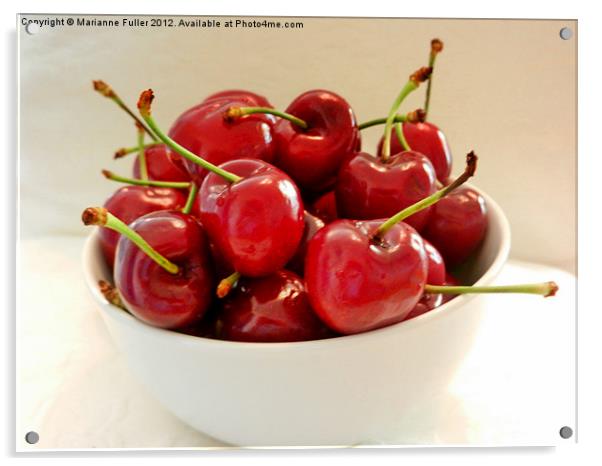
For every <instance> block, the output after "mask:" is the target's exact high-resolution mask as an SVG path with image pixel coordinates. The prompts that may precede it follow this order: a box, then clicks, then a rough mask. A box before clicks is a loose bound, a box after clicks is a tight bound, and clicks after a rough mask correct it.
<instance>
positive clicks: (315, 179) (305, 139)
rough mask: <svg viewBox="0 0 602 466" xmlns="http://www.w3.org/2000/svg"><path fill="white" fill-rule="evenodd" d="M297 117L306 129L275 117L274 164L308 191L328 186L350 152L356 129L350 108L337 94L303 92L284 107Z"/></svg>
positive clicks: (318, 190)
mask: <svg viewBox="0 0 602 466" xmlns="http://www.w3.org/2000/svg"><path fill="white" fill-rule="evenodd" d="M286 112H287V113H290V114H291V115H294V116H296V117H298V118H301V119H302V120H304V121H305V122H306V123H307V124H308V128H307V129H302V128H301V127H299V126H298V125H296V124H294V123H291V122H290V121H288V120H284V119H279V120H278V122H277V123H276V126H275V128H274V139H275V140H276V143H277V146H278V154H277V156H276V159H275V160H274V165H276V166H278V167H279V168H281V169H282V170H284V171H285V172H286V173H288V174H289V176H291V177H292V178H293V179H294V180H295V182H296V183H297V184H298V186H299V187H300V188H301V189H303V190H308V191H310V192H323V191H325V190H327V189H328V188H329V187H331V186H332V185H333V184H334V182H335V179H336V174H337V171H338V170H339V167H340V166H341V165H342V164H343V162H344V161H345V160H346V159H347V158H348V157H350V156H351V155H352V154H353V153H354V152H355V149H356V147H357V146H358V144H359V142H358V139H359V129H358V127H357V121H356V119H355V115H354V113H353V110H352V109H351V107H350V106H349V104H348V103H347V101H346V100H345V99H343V98H342V97H341V96H339V95H337V94H335V93H333V92H330V91H324V90H313V91H308V92H305V93H304V94H301V95H300V96H299V97H297V98H296V99H295V100H294V101H293V102H292V103H291V104H290V105H289V106H288V108H287V109H286Z"/></svg>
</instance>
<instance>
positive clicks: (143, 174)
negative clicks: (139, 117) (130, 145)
mask: <svg viewBox="0 0 602 466" xmlns="http://www.w3.org/2000/svg"><path fill="white" fill-rule="evenodd" d="M136 128H138V164H139V165H140V178H142V179H143V180H148V165H147V163H146V154H145V153H144V128H143V127H142V126H140V125H139V124H138V123H136Z"/></svg>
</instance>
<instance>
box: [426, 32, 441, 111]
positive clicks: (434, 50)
mask: <svg viewBox="0 0 602 466" xmlns="http://www.w3.org/2000/svg"><path fill="white" fill-rule="evenodd" d="M441 50H443V42H441V41H440V40H439V39H433V40H432V41H431V52H430V54H429V67H430V68H431V69H432V70H433V71H434V70H435V60H436V58H437V55H439V52H441ZM432 83H433V72H432V71H431V75H430V76H429V80H428V83H427V85H426V97H425V100H424V120H425V121H426V117H427V116H428V113H429V105H430V103H431V86H432Z"/></svg>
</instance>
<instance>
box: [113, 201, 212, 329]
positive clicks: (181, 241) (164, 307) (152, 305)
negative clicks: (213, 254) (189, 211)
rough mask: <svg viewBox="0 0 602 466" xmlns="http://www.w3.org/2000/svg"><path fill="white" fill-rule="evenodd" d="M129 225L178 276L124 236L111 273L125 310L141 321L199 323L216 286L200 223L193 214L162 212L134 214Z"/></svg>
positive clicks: (170, 324) (168, 325) (172, 326)
mask: <svg viewBox="0 0 602 466" xmlns="http://www.w3.org/2000/svg"><path fill="white" fill-rule="evenodd" d="M130 227H131V228H132V229H133V230H134V231H136V232H137V233H138V234H139V235H140V236H142V237H143V238H144V239H145V240H146V241H147V242H148V243H149V244H150V245H151V246H152V247H153V248H154V249H155V250H156V251H157V252H158V253H159V254H161V255H163V256H164V257H165V258H167V259H168V260H170V261H171V262H173V263H175V264H176V265H177V266H178V267H179V268H180V270H179V272H178V273H177V274H171V273H169V272H167V271H166V270H165V269H163V268H162V267H161V266H160V265H158V264H157V263H156V262H155V261H154V260H152V259H151V258H149V257H148V256H147V255H146V254H145V253H144V252H143V251H142V250H140V248H138V247H137V246H136V245H135V244H134V243H132V242H131V241H130V240H129V239H127V238H126V237H122V238H121V239H120V240H119V243H118V246H117V255H116V258H115V271H114V276H115V285H116V286H117V289H118V290H119V294H120V295H121V298H122V300H123V302H124V305H125V306H126V308H127V309H128V310H129V311H130V312H131V313H132V314H133V315H135V316H136V317H137V318H139V319H140V320H142V321H144V322H146V323H148V324H150V325H153V326H156V327H161V328H170V329H175V328H181V327H186V326H189V325H192V324H194V323H195V322H199V321H200V320H201V319H202V317H203V316H204V315H205V312H206V311H207V309H208V308H209V306H210V305H211V300H212V296H213V292H214V286H215V280H214V277H213V270H212V266H211V260H210V257H209V246H208V242H207V236H206V235H205V231H204V229H203V226H202V225H201V223H200V222H199V221H198V220H196V219H195V218H194V217H192V216H191V215H186V214H183V213H182V212H179V211H173V210H172V211H165V210H163V211H159V212H151V213H150V214H147V215H145V216H143V217H140V218H138V219H137V220H135V221H134V222H133V223H131V224H130Z"/></svg>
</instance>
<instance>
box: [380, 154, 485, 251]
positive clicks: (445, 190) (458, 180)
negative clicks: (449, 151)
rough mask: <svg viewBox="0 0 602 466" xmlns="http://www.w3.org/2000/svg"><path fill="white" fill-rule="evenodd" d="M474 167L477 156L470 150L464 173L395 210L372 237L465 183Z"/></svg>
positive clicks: (475, 167) (381, 233) (381, 234)
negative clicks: (418, 199) (413, 202)
mask: <svg viewBox="0 0 602 466" xmlns="http://www.w3.org/2000/svg"><path fill="white" fill-rule="evenodd" d="M476 169H477V156H476V154H475V153H474V152H470V153H469V154H468V155H467V156H466V168H465V170H464V173H462V174H461V175H460V176H459V177H458V178H456V180H455V181H454V182H453V183H451V184H449V185H448V186H446V187H444V188H443V189H440V190H439V191H437V192H435V193H434V194H431V195H430V196H428V197H425V198H424V199H422V200H421V201H418V202H417V203H415V204H413V205H411V206H409V207H406V208H405V209H403V210H401V211H399V212H397V213H396V214H395V215H393V217H391V218H390V219H388V220H386V221H385V222H383V223H382V224H381V225H380V226H379V227H378V229H377V230H376V233H375V234H374V239H376V240H378V239H380V238H382V237H383V235H384V234H385V233H386V232H387V231H389V230H390V229H391V228H392V227H393V225H395V224H396V223H398V222H401V221H402V220H404V219H406V218H407V217H409V216H410V215H413V214H415V213H416V212H419V211H421V210H423V209H426V208H427V207H429V206H431V205H433V204H435V203H436V202H437V201H439V200H440V199H442V198H443V197H445V196H447V195H448V194H449V193H451V192H452V191H453V190H454V189H456V188H457V187H458V186H460V185H462V184H463V183H465V182H466V180H468V178H470V177H471V176H473V175H474V173H475V171H476Z"/></svg>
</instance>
